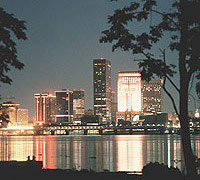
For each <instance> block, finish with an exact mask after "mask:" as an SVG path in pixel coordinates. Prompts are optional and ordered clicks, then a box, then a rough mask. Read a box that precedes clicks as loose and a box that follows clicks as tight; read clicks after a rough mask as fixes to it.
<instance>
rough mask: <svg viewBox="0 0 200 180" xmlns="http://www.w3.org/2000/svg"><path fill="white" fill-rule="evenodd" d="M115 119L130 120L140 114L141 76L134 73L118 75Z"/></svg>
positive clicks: (126, 72)
mask: <svg viewBox="0 0 200 180" xmlns="http://www.w3.org/2000/svg"><path fill="white" fill-rule="evenodd" d="M117 92H118V93H117V94H118V112H117V119H124V120H132V119H133V117H134V116H135V115H136V114H141V113H142V93H141V74H140V73H139V72H134V71H124V72H120V71H119V73H118V89H117Z"/></svg>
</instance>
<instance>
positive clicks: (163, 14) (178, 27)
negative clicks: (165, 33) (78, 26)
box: [151, 9, 180, 30]
mask: <svg viewBox="0 0 200 180" xmlns="http://www.w3.org/2000/svg"><path fill="white" fill-rule="evenodd" d="M151 11H152V12H154V13H157V14H160V15H162V16H167V18H168V19H169V20H170V21H171V22H173V24H174V25H175V26H176V27H177V29H179V30H180V26H179V25H178V24H177V23H176V22H175V21H174V20H173V19H172V18H170V17H169V16H168V15H167V14H165V13H162V12H159V11H156V10H153V9H151Z"/></svg>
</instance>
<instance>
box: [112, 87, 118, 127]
mask: <svg viewBox="0 0 200 180" xmlns="http://www.w3.org/2000/svg"><path fill="white" fill-rule="evenodd" d="M116 113H117V99H116V92H115V91H112V93H111V120H112V122H114V123H116Z"/></svg>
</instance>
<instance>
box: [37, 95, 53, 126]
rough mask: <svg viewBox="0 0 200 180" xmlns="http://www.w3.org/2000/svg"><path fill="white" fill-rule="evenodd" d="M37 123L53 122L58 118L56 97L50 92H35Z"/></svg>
mask: <svg viewBox="0 0 200 180" xmlns="http://www.w3.org/2000/svg"><path fill="white" fill-rule="evenodd" d="M34 97H35V118H36V124H48V123H53V122H55V120H56V97H55V96H54V95H52V94H50V93H48V92H44V93H41V94H38V93H37V94H34Z"/></svg>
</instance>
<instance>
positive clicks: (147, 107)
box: [142, 80, 163, 115]
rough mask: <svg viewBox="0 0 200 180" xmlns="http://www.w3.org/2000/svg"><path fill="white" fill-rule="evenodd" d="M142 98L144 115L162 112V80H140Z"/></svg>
mask: <svg viewBox="0 0 200 180" xmlns="http://www.w3.org/2000/svg"><path fill="white" fill-rule="evenodd" d="M142 99H143V100H142V106H143V113H144V115H145V114H147V115H148V114H159V113H162V112H163V91H162V80H152V81H149V82H148V81H142Z"/></svg>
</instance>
